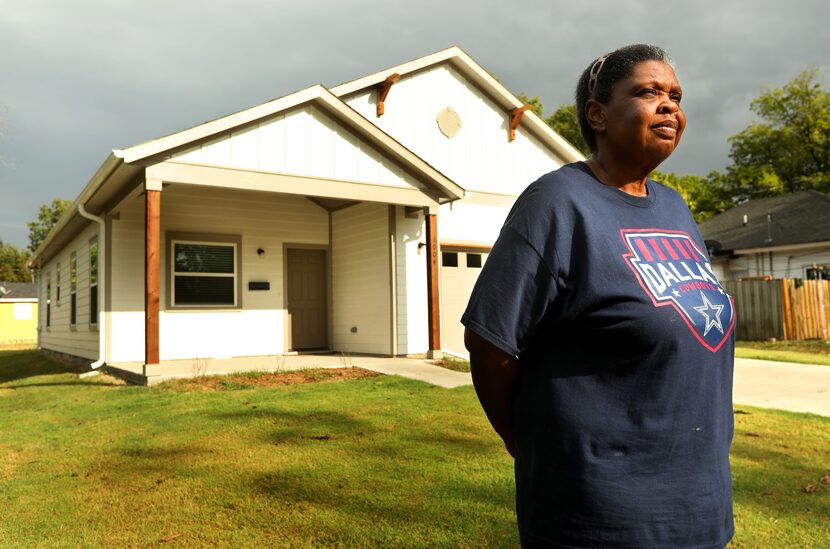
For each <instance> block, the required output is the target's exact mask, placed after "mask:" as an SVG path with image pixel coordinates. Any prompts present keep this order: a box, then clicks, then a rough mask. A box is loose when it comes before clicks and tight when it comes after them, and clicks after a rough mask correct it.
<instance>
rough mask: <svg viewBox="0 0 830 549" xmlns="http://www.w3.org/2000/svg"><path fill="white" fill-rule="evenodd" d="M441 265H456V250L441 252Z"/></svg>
mask: <svg viewBox="0 0 830 549" xmlns="http://www.w3.org/2000/svg"><path fill="white" fill-rule="evenodd" d="M441 266H443V267H458V252H441Z"/></svg>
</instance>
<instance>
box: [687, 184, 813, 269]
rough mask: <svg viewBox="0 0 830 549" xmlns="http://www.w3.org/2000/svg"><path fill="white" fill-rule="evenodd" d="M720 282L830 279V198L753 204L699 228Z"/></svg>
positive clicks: (809, 194) (804, 195) (805, 194)
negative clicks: (772, 279)
mask: <svg viewBox="0 0 830 549" xmlns="http://www.w3.org/2000/svg"><path fill="white" fill-rule="evenodd" d="M699 228H700V233H701V235H702V236H703V238H704V239H705V240H706V244H707V246H708V247H709V251H710V255H711V257H712V267H713V269H715V274H717V276H718V278H719V279H720V280H736V279H738V278H755V277H769V278H802V279H808V280H809V279H825V280H826V279H828V278H830V195H827V194H825V193H820V192H818V191H800V192H796V193H792V194H786V195H783V196H774V197H768V198H759V199H756V200H750V201H749V202H745V203H744V204H741V205H740V206H736V207H735V208H732V209H729V210H727V211H725V212H723V213H720V214H718V215H716V216H715V217H713V218H711V219H708V220H706V221H704V222H702V223H700V224H699Z"/></svg>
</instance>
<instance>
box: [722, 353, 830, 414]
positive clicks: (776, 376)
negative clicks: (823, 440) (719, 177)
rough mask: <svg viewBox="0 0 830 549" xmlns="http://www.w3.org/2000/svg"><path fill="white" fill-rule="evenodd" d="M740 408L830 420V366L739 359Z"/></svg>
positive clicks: (737, 390) (735, 392)
mask: <svg viewBox="0 0 830 549" xmlns="http://www.w3.org/2000/svg"><path fill="white" fill-rule="evenodd" d="M732 399H733V400H734V401H735V404H736V405H739V404H747V405H749V406H758V407H761V408H777V409H779V410H789V411H791V412H808V413H811V414H818V415H822V416H830V366H814V365H812V364H794V363H790V362H774V361H771V360H755V359H751V358H736V359H735V384H734V387H733V389H732Z"/></svg>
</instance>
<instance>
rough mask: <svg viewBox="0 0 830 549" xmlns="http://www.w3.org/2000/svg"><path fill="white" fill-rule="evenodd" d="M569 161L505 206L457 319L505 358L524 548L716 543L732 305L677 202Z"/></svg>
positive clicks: (661, 189) (725, 470)
mask: <svg viewBox="0 0 830 549" xmlns="http://www.w3.org/2000/svg"><path fill="white" fill-rule="evenodd" d="M647 189H648V196H646V197H635V196H631V195H628V194H626V193H624V192H622V191H620V190H618V189H616V188H613V187H609V186H606V185H603V184H602V183H601V182H599V181H598V180H597V179H595V178H594V176H593V175H592V173H591V171H590V169H589V168H588V167H587V166H586V165H585V164H584V163H576V164H570V165H567V166H564V167H563V168H561V169H559V170H557V171H555V172H552V173H549V174H547V175H545V176H543V177H542V178H541V179H539V180H538V181H537V182H535V183H534V184H532V185H531V186H530V187H528V188H527V190H526V191H525V192H524V193H523V194H522V196H521V197H520V198H519V199H518V201H517V202H516V204H515V206H514V207H513V210H512V211H511V213H510V215H509V216H508V218H507V221H506V222H505V225H504V227H503V228H502V231H501V234H500V236H499V238H498V241H497V242H496V244H495V246H494V247H493V250H492V252H491V253H490V256H489V258H488V259H487V262H486V264H485V265H484V268H483V269H482V272H481V275H480V276H479V279H478V282H477V284H476V287H475V289H474V290H473V294H472V296H471V298H470V303H469V306H468V308H467V311H466V312H465V313H464V316H463V318H462V322H463V323H464V325H465V326H467V327H468V328H469V329H471V330H473V331H474V332H476V333H477V334H479V335H480V336H481V337H483V338H484V339H486V340H488V341H489V342H490V343H492V344H493V345H495V346H497V347H499V348H500V349H502V350H504V351H506V352H507V353H509V354H511V355H517V356H518V357H519V376H518V379H517V382H516V387H515V395H514V401H513V402H514V404H513V413H514V423H515V434H516V448H515V457H516V463H515V468H516V510H517V516H518V522H519V530H520V534H521V538H522V542H523V544H524V545H525V546H528V547H533V546H545V547H671V548H686V547H688V548H691V547H695V548H704V547H719V548H720V547H723V546H724V545H725V544H726V543H727V542H728V541H729V539H730V538H731V537H732V534H733V524H732V494H731V479H730V472H729V461H728V454H729V445H730V443H731V440H732V431H733V417H732V362H733V360H732V356H733V347H734V335H733V327H734V324H735V312H734V307H733V304H732V301H731V299H730V297H729V296H728V295H727V294H726V292H725V291H724V289H723V288H722V287H721V285H720V284H719V282H718V281H717V279H716V277H715V275H714V274H713V272H712V269H711V266H710V264H709V259H708V257H707V254H706V248H705V246H704V244H703V242H702V240H701V238H700V234H699V233H698V230H697V227H696V225H695V223H694V220H693V218H692V216H691V214H690V213H689V209H688V208H687V207H686V204H685V203H684V202H683V199H682V198H681V197H680V195H679V194H678V193H677V192H675V191H674V190H672V189H670V188H668V187H665V186H663V185H661V184H659V183H656V182H654V181H651V180H649V181H648V182H647Z"/></svg>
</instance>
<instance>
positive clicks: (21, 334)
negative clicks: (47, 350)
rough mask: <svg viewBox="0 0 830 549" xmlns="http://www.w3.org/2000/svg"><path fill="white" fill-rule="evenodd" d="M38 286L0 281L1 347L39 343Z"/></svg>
mask: <svg viewBox="0 0 830 549" xmlns="http://www.w3.org/2000/svg"><path fill="white" fill-rule="evenodd" d="M37 319H38V314H37V286H36V285H35V284H25V283H20V282H0V348H8V347H34V346H35V345H37Z"/></svg>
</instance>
